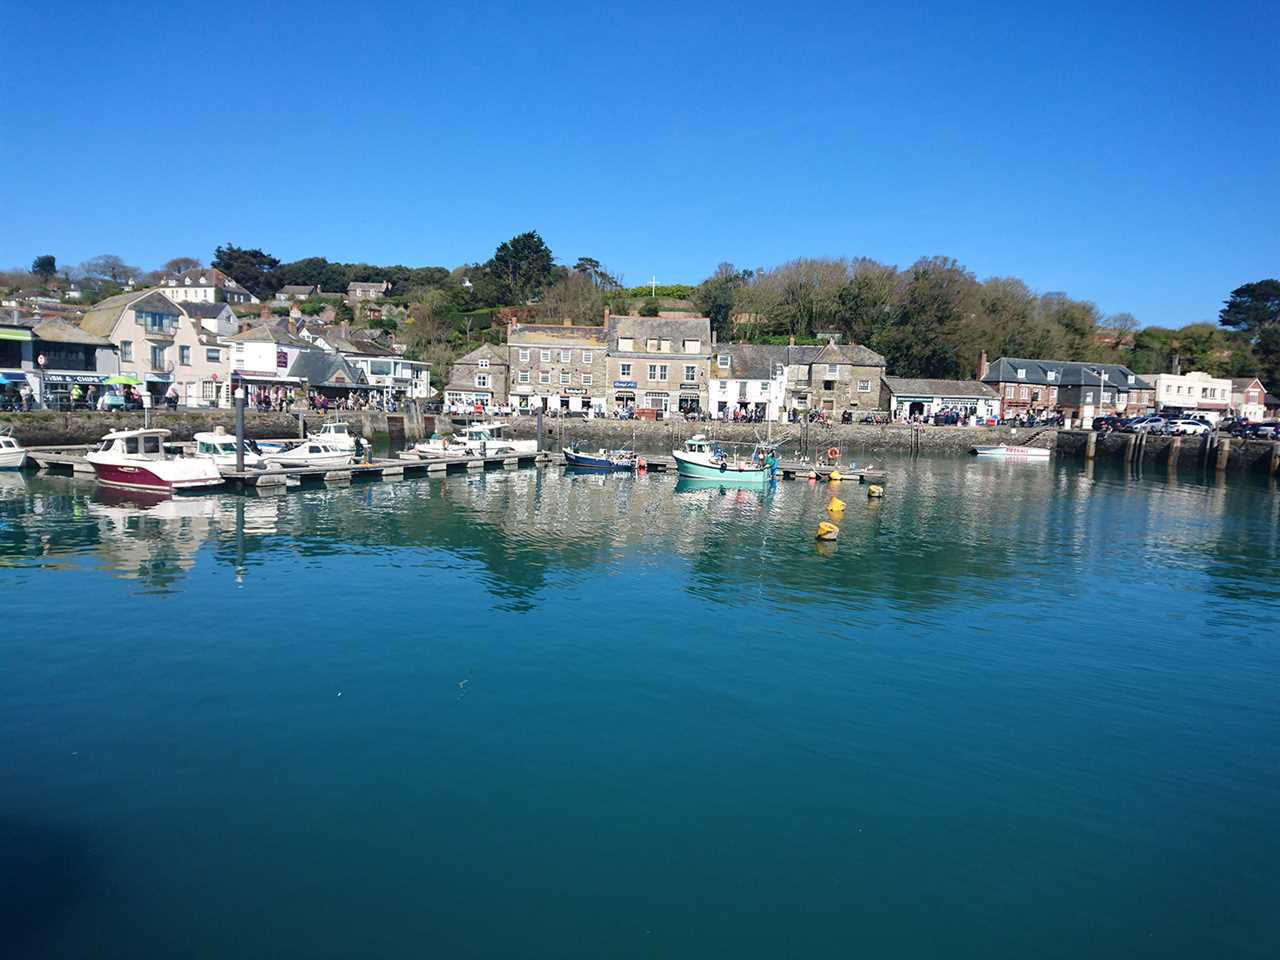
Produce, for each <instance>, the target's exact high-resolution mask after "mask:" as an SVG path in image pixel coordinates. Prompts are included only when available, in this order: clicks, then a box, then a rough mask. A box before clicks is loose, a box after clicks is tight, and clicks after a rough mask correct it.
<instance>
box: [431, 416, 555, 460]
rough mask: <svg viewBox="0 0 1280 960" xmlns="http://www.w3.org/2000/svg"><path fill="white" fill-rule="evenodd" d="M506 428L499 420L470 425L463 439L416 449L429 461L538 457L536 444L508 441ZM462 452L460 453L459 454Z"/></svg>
mask: <svg viewBox="0 0 1280 960" xmlns="http://www.w3.org/2000/svg"><path fill="white" fill-rule="evenodd" d="M507 426H508V425H507V424H505V423H498V422H497V421H496V420H495V421H492V422H489V423H472V424H468V425H467V427H466V429H465V430H463V431H462V434H461V435H460V436H458V435H455V436H454V437H452V438H449V439H437V438H436V437H432V438H431V439H430V440H424V441H423V442H422V443H418V444H415V445H414V448H413V449H414V450H416V451H417V452H418V453H422V454H426V455H427V456H429V457H449V456H455V457H456V456H466V457H504V456H509V455H511V454H525V453H537V452H538V441H537V440H509V439H507V437H506V436H505V431H506V429H507ZM459 450H461V453H459V452H457V451H459Z"/></svg>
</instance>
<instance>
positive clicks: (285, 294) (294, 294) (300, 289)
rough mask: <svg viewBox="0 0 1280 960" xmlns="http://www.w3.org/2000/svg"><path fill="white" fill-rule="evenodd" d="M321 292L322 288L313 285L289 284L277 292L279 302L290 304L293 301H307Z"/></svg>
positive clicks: (276, 297)
mask: <svg viewBox="0 0 1280 960" xmlns="http://www.w3.org/2000/svg"><path fill="white" fill-rule="evenodd" d="M319 292H320V288H319V287H317V286H316V285H315V284H314V283H312V284H287V285H285V286H283V287H281V288H280V289H279V290H277V291H276V296H275V299H276V300H277V301H280V302H283V303H288V302H289V301H291V300H307V299H310V298H311V297H314V296H315V295H316V294H318V293H319Z"/></svg>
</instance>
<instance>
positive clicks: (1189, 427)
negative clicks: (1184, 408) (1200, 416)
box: [1165, 417, 1213, 437]
mask: <svg viewBox="0 0 1280 960" xmlns="http://www.w3.org/2000/svg"><path fill="white" fill-rule="evenodd" d="M1212 429H1213V428H1212V427H1211V426H1210V425H1209V424H1208V423H1207V422H1206V421H1204V420H1197V419H1195V418H1193V417H1171V418H1170V419H1169V421H1168V422H1167V423H1166V424H1165V431H1166V432H1167V433H1172V434H1175V435H1177V436H1184V437H1198V436H1200V435H1201V434H1202V433H1208V432H1209V431H1210V430H1212Z"/></svg>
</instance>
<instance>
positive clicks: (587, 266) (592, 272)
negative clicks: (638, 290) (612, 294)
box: [573, 257, 622, 290]
mask: <svg viewBox="0 0 1280 960" xmlns="http://www.w3.org/2000/svg"><path fill="white" fill-rule="evenodd" d="M573 272H574V273H584V274H586V275H587V276H588V277H590V278H591V282H592V283H594V284H595V285H596V286H597V287H599V288H600V289H601V290H619V289H621V288H622V281H621V280H619V279H618V278H617V277H615V276H614V275H613V274H611V273H610V272H609V271H608V270H606V269H605V268H604V267H603V266H601V264H600V261H599V260H597V259H596V258H595V257H579V258H578V262H577V263H575V264H574V265H573Z"/></svg>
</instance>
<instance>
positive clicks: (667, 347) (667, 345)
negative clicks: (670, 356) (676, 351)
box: [660, 337, 671, 353]
mask: <svg viewBox="0 0 1280 960" xmlns="http://www.w3.org/2000/svg"><path fill="white" fill-rule="evenodd" d="M660 349H661V350H662V352H663V353H670V352H671V341H670V340H668V339H667V338H666V337H663V338H662V346H661V348H660Z"/></svg>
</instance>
